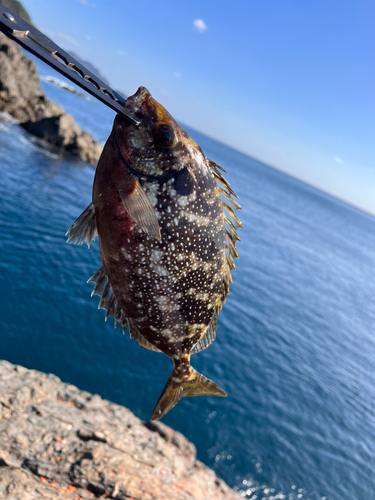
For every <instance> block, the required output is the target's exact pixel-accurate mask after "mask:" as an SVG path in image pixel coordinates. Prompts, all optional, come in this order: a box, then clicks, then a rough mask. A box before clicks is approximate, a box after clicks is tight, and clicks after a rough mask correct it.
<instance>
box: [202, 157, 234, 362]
mask: <svg viewBox="0 0 375 500" xmlns="http://www.w3.org/2000/svg"><path fill="white" fill-rule="evenodd" d="M208 165H209V167H210V168H211V171H212V173H213V175H214V177H215V179H216V181H217V182H218V183H219V184H218V189H219V193H220V194H221V195H223V197H222V198H221V203H222V205H223V208H224V210H226V212H227V213H226V214H224V219H225V223H226V226H225V236H226V238H227V240H228V241H227V242H226V244H225V265H224V273H223V288H222V294H221V299H220V301H219V304H218V312H219V310H220V309H221V307H222V302H225V299H226V296H227V294H228V293H229V284H230V283H232V274H231V273H232V269H235V268H236V266H235V265H234V259H235V258H236V257H238V252H237V250H236V242H237V241H241V240H240V238H239V237H238V235H237V229H238V228H239V227H242V224H241V222H240V221H239V220H238V219H237V217H236V214H235V212H236V210H241V207H240V205H239V204H238V203H237V202H236V201H235V200H234V199H233V198H232V196H234V197H235V198H237V195H236V194H235V193H234V191H233V190H232V188H231V187H230V184H229V183H228V181H227V180H226V179H225V178H224V177H223V175H222V174H221V172H219V170H221V171H223V172H224V173H226V172H225V170H224V169H223V168H221V167H219V165H217V164H216V163H215V162H213V161H211V160H208ZM207 332H209V329H208V330H207ZM201 340H202V339H201ZM197 345H198V344H197ZM194 348H195V347H194ZM197 352H198V351H197Z"/></svg>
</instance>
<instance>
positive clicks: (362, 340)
mask: <svg viewBox="0 0 375 500" xmlns="http://www.w3.org/2000/svg"><path fill="white" fill-rule="evenodd" d="M38 68H39V72H40V75H41V79H42V86H43V89H44V90H45V92H46V93H47V95H48V97H50V98H51V99H54V100H56V101H57V102H58V103H60V104H61V105H62V106H63V107H64V108H65V110H66V111H67V112H69V113H71V114H72V115H73V116H74V118H75V119H76V121H77V122H78V124H79V125H81V126H82V127H83V128H84V129H85V130H88V131H89V132H90V133H91V134H92V135H93V136H94V137H95V138H97V140H98V141H99V142H101V143H104V142H105V140H106V138H107V137H108V135H109V133H110V130H111V125H112V121H113V118H114V113H113V112H112V111H111V110H109V109H107V108H106V107H105V106H104V105H102V104H100V103H99V102H96V101H95V100H94V99H92V98H91V99H84V98H82V97H79V96H77V95H75V94H73V93H70V92H68V91H66V90H63V89H61V88H59V87H57V86H56V85H54V84H53V83H51V82H49V81H48V80H47V77H48V76H50V75H52V76H56V75H55V74H53V70H51V69H49V68H48V67H46V66H44V65H42V64H41V63H38ZM140 83H142V84H146V85H147V82H140ZM135 90H136V89H134V91H135ZM150 90H151V91H152V89H150ZM177 118H178V117H177ZM186 129H187V130H188V132H189V133H190V134H191V135H192V137H193V138H194V139H195V140H196V141H197V142H198V143H199V144H200V146H201V147H202V148H203V150H204V151H205V153H206V155H207V156H208V157H209V158H211V159H212V160H214V161H215V162H216V163H217V164H219V165H220V166H222V167H223V168H224V169H225V170H226V171H227V172H228V176H227V178H228V180H229V182H230V183H231V186H232V187H233V189H234V191H235V192H236V193H237V194H238V197H239V201H240V204H241V205H242V209H243V210H242V212H240V215H239V218H240V219H241V221H242V223H243V226H244V227H243V229H240V230H239V231H238V232H239V236H240V238H241V243H239V244H238V252H239V255H240V258H239V259H237V269H236V270H235V271H234V272H233V284H232V285H231V291H230V294H229V296H228V298H227V303H226V304H225V306H224V308H223V310H222V312H221V313H220V315H219V318H218V327H217V338H216V341H215V342H214V343H213V344H212V345H211V346H210V347H209V348H208V349H206V350H205V351H203V352H202V353H199V354H197V355H194V356H193V358H192V364H193V366H194V367H195V368H196V369H197V370H198V371H199V372H200V373H202V374H204V375H206V376H208V377H209V378H211V379H212V380H214V381H215V382H216V383H218V384H219V385H220V386H221V387H223V388H224V389H225V391H226V392H227V393H228V397H227V398H215V397H200V398H197V397H196V398H183V399H182V400H181V401H180V402H179V403H178V405H177V406H176V407H175V408H174V409H173V410H172V411H171V412H170V413H168V414H167V415H166V417H164V418H163V422H164V423H165V424H167V425H169V426H171V427H173V428H174V429H177V430H178V431H181V432H182V433H183V434H184V435H185V436H187V438H188V439H190V440H191V441H192V442H193V443H194V444H195V446H196V448H197V455H198V459H199V460H201V461H203V462H204V463H205V464H207V465H208V466H209V467H212V468H213V469H214V470H215V471H216V473H217V475H218V476H219V477H221V478H223V479H224V480H225V481H226V482H227V483H228V484H229V485H230V486H232V487H233V488H235V490H236V491H238V493H239V495H240V496H241V497H243V498H246V499H251V500H276V499H277V500H280V499H283V500H297V499H303V500H371V499H375V334H374V333H375V332H374V325H375V305H374V300H375V218H374V217H373V216H371V215H369V214H367V213H364V212H362V211H360V210H358V209H357V208H354V207H353V206H350V205H348V204H346V203H344V202H342V201H340V200H338V199H336V198H333V197H332V196H330V195H328V194H326V193H324V192H322V191H319V190H317V189H315V188H313V187H311V186H309V185H307V184H304V183H303V182H300V181H299V180H296V179H294V178H292V177H290V176H288V175H286V174H284V173H282V172H281V171H278V170H275V169H274V168H271V167H270V166H267V165H265V164H263V163H261V162H259V161H257V160H255V159H253V158H251V157H249V156H246V155H244V154H242V153H240V152H238V151H235V150H234V149H231V148H230V147H228V146H226V145H224V144H221V143H219V142H217V141H215V140H213V139H211V138H210V137H208V136H206V135H203V134H202V133H199V132H197V131H195V130H193V129H190V128H189V127H186ZM209 132H210V131H209V130H207V134H208V135H209ZM93 178H94V168H93V167H92V166H90V165H87V164H85V163H83V162H81V161H78V160H75V159H72V158H60V157H58V156H57V155H56V153H55V152H54V151H53V149H52V148H51V147H49V146H46V145H45V144H43V142H41V141H40V140H37V139H35V138H33V137H31V136H30V135H28V134H27V133H26V132H25V131H23V130H22V129H21V128H20V127H19V126H18V125H17V124H16V123H15V122H14V120H12V119H11V118H10V117H9V116H7V115H4V114H3V115H1V117H0V255H1V258H0V284H1V286H0V342H1V343H0V358H2V359H6V360H9V361H10V362H12V363H16V364H20V365H23V366H26V367H28V368H34V369H37V370H41V371H43V372H52V373H54V374H56V375H58V376H59V377H60V378H61V379H62V380H63V381H65V382H69V383H71V384H74V385H77V386H78V387H79V388H81V389H83V390H87V391H90V392H93V393H97V394H100V395H101V396H102V397H103V398H106V399H109V400H111V401H114V402H116V403H118V404H121V405H125V406H126V407H128V408H130V409H131V410H132V411H133V412H134V413H135V414H136V415H137V416H138V417H139V418H141V419H142V420H148V419H149V418H150V416H151V413H152V410H153V408H154V405H155V404H156V401H157V399H158V397H159V395H160V393H161V391H162V389H163V387H164V385H165V383H166V381H167V379H168V377H169V374H170V371H171V368H172V363H171V360H170V359H169V358H167V357H166V356H164V355H163V354H159V353H154V352H150V351H147V350H146V349H143V348H142V347H139V346H138V345H134V342H133V341H132V340H131V339H130V338H129V337H128V335H127V334H126V335H122V331H121V329H120V327H118V328H117V329H114V327H113V321H112V319H110V320H108V322H105V321H104V311H103V310H99V311H98V310H97V306H98V301H99V299H98V297H97V296H94V297H92V298H91V297H90V293H91V289H92V284H87V283H86V282H87V279H88V278H90V276H92V275H93V274H94V273H95V271H96V270H97V269H98V268H99V267H100V265H101V262H100V255H99V248H98V243H97V241H96V242H95V243H94V244H92V246H91V247H90V249H88V248H87V247H86V246H73V245H68V244H66V236H65V233H66V231H67V229H68V228H69V226H70V225H71V224H72V222H73V221H74V220H75V219H76V218H77V217H78V215H79V214H80V213H81V212H82V211H83V210H84V209H85V207H86V206H87V205H88V204H89V203H90V201H91V189H92V183H93ZM208 500H209V499H208Z"/></svg>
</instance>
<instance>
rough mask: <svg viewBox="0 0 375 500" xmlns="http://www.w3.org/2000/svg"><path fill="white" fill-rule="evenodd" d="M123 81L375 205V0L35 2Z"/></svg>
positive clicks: (63, 41) (237, 144) (54, 32)
mask: <svg viewBox="0 0 375 500" xmlns="http://www.w3.org/2000/svg"><path fill="white" fill-rule="evenodd" d="M23 3H24V5H25V7H26V8H27V10H28V11H29V13H30V15H31V18H32V20H33V22H34V24H35V25H36V26H37V27H38V28H39V29H40V30H41V31H43V32H44V33H45V34H46V35H47V36H49V37H50V38H52V39H53V40H54V41H55V42H56V43H57V44H59V45H61V47H62V48H64V49H65V50H69V51H73V52H75V53H76V54H77V55H79V56H80V57H81V58H82V59H85V60H88V61H90V62H92V63H93V64H94V65H95V66H96V67H97V68H99V70H100V71H101V73H102V74H103V75H104V76H105V77H106V79H107V80H108V81H109V83H110V84H111V85H112V86H113V88H115V89H118V90H122V91H123V92H124V93H125V94H127V95H130V94H133V93H134V92H135V91H136V90H137V88H138V87H139V86H140V85H143V86H145V87H147V88H148V89H149V90H150V92H151V93H152V95H153V97H155V98H156V99H157V100H158V101H159V102H161V103H162V104H163V105H164V106H165V107H166V108H167V109H168V111H169V112H170V113H171V114H172V115H173V116H174V117H175V118H176V119H177V121H179V122H181V123H182V124H186V125H189V126H191V127H193V128H195V129H196V130H199V131H201V132H203V133H205V134H206V135H209V136H211V137H213V138H215V139H217V140H219V141H221V142H223V143H225V144H227V145H229V146H231V147H233V148H235V149H238V150H240V151H242V152H244V153H246V154H248V155H250V156H252V157H254V158H256V159H258V160H260V161H262V162H264V163H267V164H269V165H271V166H274V167H276V168H278V169H280V170H282V171H284V172H287V173H289V174H290V175H293V176H294V177H297V178H299V179H301V180H303V181H305V182H307V183H309V184H312V185H314V186H316V187H318V188H320V189H322V190H324V191H326V192H328V193H331V194H333V195H334V196H337V197H338V198H341V199H343V200H346V201H348V202H349V203H352V204H354V205H356V206H358V207H360V208H362V209H364V210H366V211H368V212H370V213H373V214H375V140H374V139H375V28H374V19H375V2H374V0H309V1H307V0H232V1H223V0H215V1H211V0H206V1H205V0H200V1H198V0H177V1H176V0H174V1H169V0H158V1H155V0H142V1H132V2H130V1H127V0H106V1H105V2H104V1H102V0H52V1H51V0H24V1H23Z"/></svg>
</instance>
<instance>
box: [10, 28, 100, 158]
mask: <svg viewBox="0 0 375 500" xmlns="http://www.w3.org/2000/svg"><path fill="white" fill-rule="evenodd" d="M0 111H1V112H5V113H8V114H9V115H10V116H12V117H13V118H15V119H16V120H17V121H18V123H19V124H20V125H21V126H22V127H23V128H25V130H27V131H28V132H29V133H31V134H33V135H35V136H37V137H39V138H41V139H43V140H45V141H47V142H48V143H49V144H52V145H53V146H54V148H55V149H56V151H57V152H58V153H59V154H70V155H74V156H76V157H78V158H80V159H81V160H83V161H86V162H88V163H91V164H93V165H96V164H97V162H98V159H99V156H100V154H101V151H102V147H101V146H100V145H99V144H98V143H97V142H96V141H95V140H94V139H93V138H92V137H91V136H90V134H88V133H87V132H85V131H83V130H82V129H81V128H80V127H79V126H78V125H77V124H76V122H75V121H74V119H73V118H72V116H71V115H69V114H68V113H65V111H64V109H63V108H62V107H61V106H60V105H58V104H56V103H55V102H53V101H50V100H49V99H47V97H46V95H45V94H44V92H43V90H42V89H41V87H40V80H39V75H38V71H37V69H36V66H35V64H34V62H33V61H31V60H30V59H29V58H28V57H26V56H24V55H23V54H22V52H21V51H20V49H19V48H18V46H17V44H16V43H15V42H13V41H12V40H10V39H9V38H8V37H7V36H6V35H4V34H3V33H1V32H0Z"/></svg>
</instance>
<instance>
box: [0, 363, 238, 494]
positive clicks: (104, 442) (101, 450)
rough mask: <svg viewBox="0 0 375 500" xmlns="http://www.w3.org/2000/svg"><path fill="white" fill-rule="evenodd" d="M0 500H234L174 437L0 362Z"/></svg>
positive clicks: (68, 387) (122, 411) (186, 444)
mask: <svg viewBox="0 0 375 500" xmlns="http://www.w3.org/2000/svg"><path fill="white" fill-rule="evenodd" d="M0 498H1V499H2V500H39V499H59V500H68V499H69V500H92V499H94V498H112V499H116V500H125V499H127V500H131V499H133V500H192V499H196V500H239V498H240V497H239V496H238V495H237V494H236V493H235V492H234V491H233V490H231V489H230V488H229V487H228V486H227V485H226V484H225V483H224V481H222V480H221V479H218V478H217V477H216V476H215V473H214V472H213V471H212V470H210V469H209V468H208V467H206V466H205V465H204V464H202V463H201V462H199V461H198V460H196V450H195V447H194V445H193V444H192V443H190V442H189V441H188V440H187V439H186V438H185V437H184V436H183V435H182V434H180V433H179V432H176V431H174V430H172V429H171V428H169V427H167V426H165V425H164V424H162V423H160V422H157V423H154V422H153V423H151V422H142V421H141V420H139V418H137V417H136V416H135V415H133V413H131V412H130V411H129V410H127V409H126V408H124V407H122V406H119V405H116V404H114V403H111V402H109V401H106V400H104V399H102V398H101V397H100V396H98V395H93V394H90V393H88V392H84V391H80V390H79V389H77V387H74V386H72V385H69V384H65V383H63V382H61V381H60V380H59V379H58V378H57V377H56V376H54V375H50V374H49V375H46V374H44V373H41V372H37V371H35V370H27V369H26V368H23V367H21V366H15V365H12V364H11V363H9V362H7V361H0Z"/></svg>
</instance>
